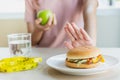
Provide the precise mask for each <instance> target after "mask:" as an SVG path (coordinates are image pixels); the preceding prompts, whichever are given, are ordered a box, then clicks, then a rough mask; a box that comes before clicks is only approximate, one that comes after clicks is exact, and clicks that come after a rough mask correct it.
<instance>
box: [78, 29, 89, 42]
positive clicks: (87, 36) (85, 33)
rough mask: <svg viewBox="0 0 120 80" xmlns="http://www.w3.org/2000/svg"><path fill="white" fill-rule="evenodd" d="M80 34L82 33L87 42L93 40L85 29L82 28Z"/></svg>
mask: <svg viewBox="0 0 120 80" xmlns="http://www.w3.org/2000/svg"><path fill="white" fill-rule="evenodd" d="M80 32H81V33H82V35H83V38H84V39H85V40H87V41H89V40H91V38H90V37H89V35H88V34H87V32H86V31H85V30H84V29H83V28H80Z"/></svg>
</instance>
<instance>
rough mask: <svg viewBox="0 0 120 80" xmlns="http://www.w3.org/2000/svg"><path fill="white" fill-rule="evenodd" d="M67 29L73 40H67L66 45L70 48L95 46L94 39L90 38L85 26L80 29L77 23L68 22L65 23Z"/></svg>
mask: <svg viewBox="0 0 120 80" xmlns="http://www.w3.org/2000/svg"><path fill="white" fill-rule="evenodd" d="M65 31H66V33H67V35H68V36H69V38H70V40H71V42H67V41H65V46H66V47H67V48H68V49H72V48H75V47H79V46H95V43H94V41H93V40H92V39H91V38H90V36H89V35H88V34H87V32H86V31H85V30H84V29H83V28H80V29H79V28H78V27H77V25H76V24H74V23H72V24H70V23H67V24H66V25H65Z"/></svg>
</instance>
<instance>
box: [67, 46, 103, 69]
mask: <svg viewBox="0 0 120 80" xmlns="http://www.w3.org/2000/svg"><path fill="white" fill-rule="evenodd" d="M104 61H105V60H104V58H103V56H102V55H101V52H100V49H98V48H97V47H93V46H83V47H77V48H73V49H71V50H69V51H68V53H67V57H66V60H65V63H66V66H68V67H70V68H81V69H87V68H94V67H96V66H98V65H100V64H101V63H104Z"/></svg>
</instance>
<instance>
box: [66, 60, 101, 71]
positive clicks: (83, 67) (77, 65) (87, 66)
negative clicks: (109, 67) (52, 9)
mask: <svg viewBox="0 0 120 80" xmlns="http://www.w3.org/2000/svg"><path fill="white" fill-rule="evenodd" d="M65 63H66V66H68V67H70V68H78V69H88V68H94V67H97V66H99V65H100V64H101V62H98V63H95V64H76V63H71V62H68V61H65Z"/></svg>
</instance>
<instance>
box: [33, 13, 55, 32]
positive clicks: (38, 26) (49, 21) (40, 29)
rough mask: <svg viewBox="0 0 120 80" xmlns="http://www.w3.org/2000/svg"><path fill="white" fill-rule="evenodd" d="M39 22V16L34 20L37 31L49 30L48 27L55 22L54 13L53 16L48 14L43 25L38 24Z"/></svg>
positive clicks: (40, 20)
mask: <svg viewBox="0 0 120 80" xmlns="http://www.w3.org/2000/svg"><path fill="white" fill-rule="evenodd" d="M41 22H42V19H41V18H40V19H36V20H35V26H36V27H37V29H38V30H39V31H46V30H49V29H50V28H52V27H53V26H55V25H56V24H57V21H56V16H55V14H54V16H50V17H49V20H48V22H47V24H46V25H44V26H42V25H40V23H41Z"/></svg>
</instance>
